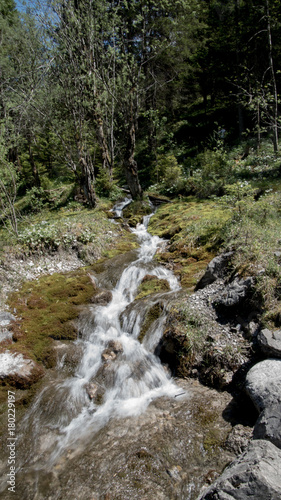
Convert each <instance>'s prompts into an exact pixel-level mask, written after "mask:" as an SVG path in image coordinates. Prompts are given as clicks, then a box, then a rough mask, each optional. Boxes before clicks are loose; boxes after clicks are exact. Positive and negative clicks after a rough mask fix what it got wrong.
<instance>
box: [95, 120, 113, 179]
mask: <svg viewBox="0 0 281 500" xmlns="http://www.w3.org/2000/svg"><path fill="white" fill-rule="evenodd" d="M96 122H97V136H98V142H99V146H100V149H101V155H102V167H103V169H104V170H106V171H107V172H109V175H110V177H112V167H113V165H112V161H111V155H110V153H109V150H108V147H107V142H106V138H105V133H104V122H103V119H102V118H101V116H99V115H98V114H97V113H96Z"/></svg>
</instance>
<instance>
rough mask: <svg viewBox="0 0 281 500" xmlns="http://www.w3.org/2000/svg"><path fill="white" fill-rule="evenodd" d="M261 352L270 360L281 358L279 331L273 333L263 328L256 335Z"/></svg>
mask: <svg viewBox="0 0 281 500" xmlns="http://www.w3.org/2000/svg"><path fill="white" fill-rule="evenodd" d="M257 341H258V344H259V346H260V348H261V350H262V352H263V353H264V354H265V355H266V356H268V357H271V358H281V330H275V331H274V332H273V331H271V330H268V328H265V329H264V330H261V331H260V332H259V333H258V335H257Z"/></svg>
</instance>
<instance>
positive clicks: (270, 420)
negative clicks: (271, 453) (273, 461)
mask: <svg viewBox="0 0 281 500" xmlns="http://www.w3.org/2000/svg"><path fill="white" fill-rule="evenodd" d="M253 436H254V439H266V440H267V441H270V442H271V443H273V444H274V445H275V446H277V448H281V404H280V403H279V404H274V405H272V406H269V407H268V408H265V410H264V411H263V412H262V413H261V414H260V416H259V418H258V420H257V422H256V425H255V427H254V432H253Z"/></svg>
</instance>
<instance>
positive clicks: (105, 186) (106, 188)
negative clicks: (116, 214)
mask: <svg viewBox="0 0 281 500" xmlns="http://www.w3.org/2000/svg"><path fill="white" fill-rule="evenodd" d="M95 185H96V192H97V194H98V195H99V196H105V197H107V198H109V199H110V200H111V201H116V200H118V198H121V197H122V196H123V191H122V190H121V189H120V188H119V187H118V186H117V181H114V180H113V179H112V178H111V176H110V174H109V172H108V171H107V170H104V169H101V170H100V171H99V173H98V175H97V177H96V182H95Z"/></svg>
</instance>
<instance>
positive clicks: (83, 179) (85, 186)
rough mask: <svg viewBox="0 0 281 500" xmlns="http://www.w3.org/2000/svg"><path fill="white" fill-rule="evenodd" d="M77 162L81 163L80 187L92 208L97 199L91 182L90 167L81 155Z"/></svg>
mask: <svg viewBox="0 0 281 500" xmlns="http://www.w3.org/2000/svg"><path fill="white" fill-rule="evenodd" d="M79 163H80V165H81V175H80V187H81V190H82V191H83V193H84V195H85V198H86V200H87V202H88V203H89V205H90V207H92V208H94V207H95V206H96V204H97V199H96V193H95V190H94V188H93V184H92V180H93V175H92V169H91V168H90V167H89V165H88V163H87V161H86V160H85V158H83V157H81V158H80V160H79Z"/></svg>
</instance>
